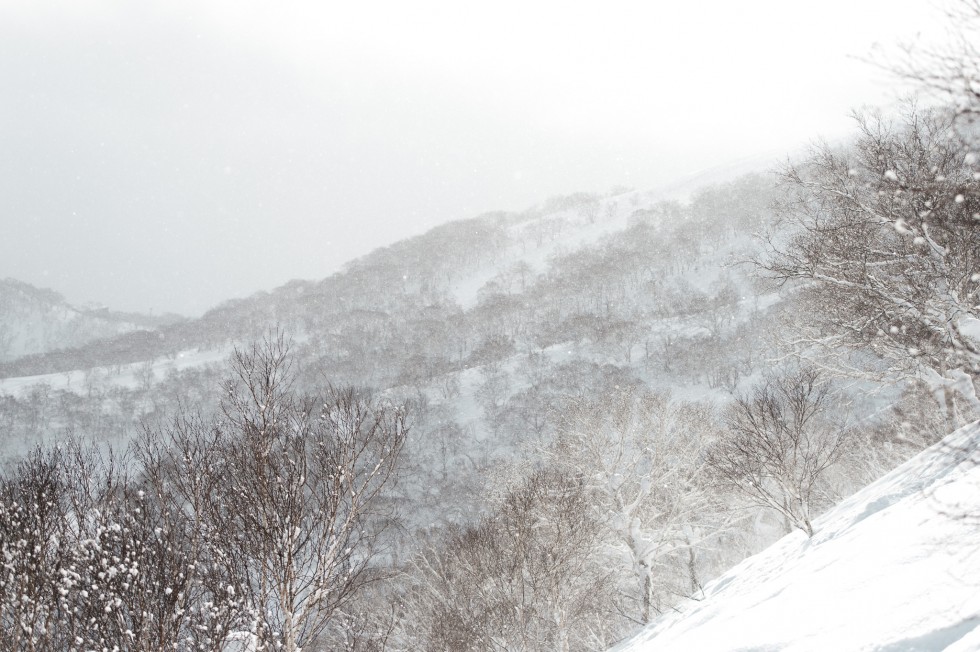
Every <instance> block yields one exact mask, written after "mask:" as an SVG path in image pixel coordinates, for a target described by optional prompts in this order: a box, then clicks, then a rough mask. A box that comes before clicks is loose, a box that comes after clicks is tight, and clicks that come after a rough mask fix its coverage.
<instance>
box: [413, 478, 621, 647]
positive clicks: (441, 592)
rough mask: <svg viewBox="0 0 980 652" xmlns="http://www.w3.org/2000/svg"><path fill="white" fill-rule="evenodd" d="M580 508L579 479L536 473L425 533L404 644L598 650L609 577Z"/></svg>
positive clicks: (597, 537)
mask: <svg viewBox="0 0 980 652" xmlns="http://www.w3.org/2000/svg"><path fill="white" fill-rule="evenodd" d="M590 511H591V510H590V508H589V504H588V496H587V493H586V491H585V488H584V486H583V485H582V484H581V483H580V482H578V481H577V480H576V479H574V478H571V477H568V476H566V475H564V474H563V473H561V472H558V471H555V470H545V471H539V472H536V473H534V474H533V475H532V476H531V477H530V478H528V479H527V480H525V481H523V482H521V483H520V484H518V485H517V486H515V487H513V488H512V489H511V490H510V491H509V492H508V493H507V494H506V496H505V497H504V499H503V501H502V502H501V504H500V505H499V506H498V507H497V508H496V509H495V510H494V512H493V513H492V514H491V515H490V516H488V517H486V518H484V519H482V520H481V521H480V522H479V523H478V524H477V525H474V526H470V527H464V528H452V529H450V530H449V531H448V532H447V533H446V534H445V536H443V537H441V538H439V539H436V540H434V541H433V543H432V545H431V546H429V547H427V548H426V549H424V550H423V551H422V552H421V553H420V554H419V555H418V556H417V557H416V558H415V560H414V562H413V564H414V567H415V568H414V573H413V578H412V584H413V586H412V588H411V589H410V590H409V592H408V594H407V595H406V596H405V603H406V605H407V607H408V610H409V613H408V614H407V617H406V618H405V619H403V623H402V624H403V627H404V628H405V629H406V630H407V631H405V632H403V638H404V639H405V641H404V644H405V649H428V650H447V651H452V652H463V651H473V652H476V651H480V652H482V651H484V650H496V651H500V652H505V651H507V652H517V651H518V650H559V651H562V652H569V651H571V650H583V651H584V650H590V649H602V648H605V647H608V645H609V644H610V643H611V642H613V641H614V640H615V638H616V635H615V634H614V633H612V631H611V630H612V628H613V627H614V623H613V622H612V619H610V614H609V613H607V611H608V609H609V605H610V604H611V602H612V599H613V594H612V590H613V587H614V582H613V577H612V573H611V571H610V570H609V568H606V567H603V565H602V564H598V563H596V559H595V556H594V552H595V550H596V548H597V547H598V546H599V545H600V543H601V528H600V526H599V524H598V523H597V522H596V521H595V520H594V519H593V518H592V516H591V514H590Z"/></svg>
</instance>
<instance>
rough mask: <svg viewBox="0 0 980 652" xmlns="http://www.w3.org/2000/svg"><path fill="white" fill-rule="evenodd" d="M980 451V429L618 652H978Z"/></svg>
mask: <svg viewBox="0 0 980 652" xmlns="http://www.w3.org/2000/svg"><path fill="white" fill-rule="evenodd" d="M978 447H980V422H976V423H973V424H971V425H968V426H966V427H964V428H962V429H960V430H959V431H957V432H955V433H953V434H952V435H950V436H949V437H947V438H946V439H945V440H943V441H942V442H940V443H939V444H937V445H935V446H933V447H931V448H929V449H927V450H925V451H923V452H922V453H921V454H920V455H918V456H916V457H915V458H913V459H912V460H910V461H909V462H907V463H905V464H903V465H902V466H900V467H899V468H897V469H895V470H894V471H892V472H891V473H889V474H888V475H886V476H885V477H883V478H881V479H880V480H878V481H877V482H874V483H872V484H871V485H869V486H867V487H865V488H864V489H862V490H861V491H859V492H858V493H856V494H854V495H853V496H851V497H850V498H848V499H846V500H844V501H843V502H842V503H840V504H839V505H838V506H836V507H834V508H833V509H831V510H830V511H829V512H828V513H826V514H824V515H823V516H821V517H820V518H819V519H817V521H816V522H815V524H814V525H815V528H816V534H815V535H814V537H813V539H811V540H807V538H806V535H804V534H803V533H802V532H795V533H793V534H790V535H787V536H786V537H784V538H783V539H781V540H779V541H778V542H776V543H775V544H774V545H772V546H771V547H769V548H768V549H766V550H765V551H763V552H762V553H760V554H758V555H755V556H754V557H750V558H748V559H746V560H745V561H744V562H742V563H741V564H739V565H738V566H736V567H735V568H733V569H731V570H730V571H729V572H727V573H725V574H724V575H722V576H721V577H719V578H717V579H716V580H714V581H713V582H711V583H710V584H708V585H707V586H706V587H705V595H704V598H703V599H702V600H700V601H695V600H691V601H688V602H687V603H685V604H683V605H682V606H681V607H680V608H679V610H678V611H677V612H676V613H671V614H666V615H664V616H663V617H661V618H660V619H658V620H657V621H655V622H654V623H652V624H651V625H650V626H649V627H648V628H646V629H645V630H643V631H642V632H641V633H640V634H638V635H637V636H636V637H634V638H633V639H631V640H629V641H627V642H625V643H623V644H621V645H620V646H618V647H616V648H614V650H616V651H617V652H655V651H660V650H670V651H677V652H682V651H692V652H711V651H713V650H725V651H739V652H750V651H751V652H775V651H777V650H821V651H822V650H827V651H834V652H845V651H850V650H874V651H877V652H912V651H913V650H914V651H920V650H946V651H948V652H966V651H968V650H980V454H978ZM971 453H972V462H971V461H969V460H967V461H962V460H964V458H966V457H967V456H969V455H970V454H971Z"/></svg>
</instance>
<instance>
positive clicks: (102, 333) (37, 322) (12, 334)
mask: <svg viewBox="0 0 980 652" xmlns="http://www.w3.org/2000/svg"><path fill="white" fill-rule="evenodd" d="M179 319H180V318H179V317H178V316H176V315H163V316H160V317H151V316H147V315H138V314H133V313H121V312H114V311H110V310H108V309H106V308H79V307H77V306H73V305H71V304H69V303H68V301H67V300H65V298H64V297H63V296H61V295H60V294H58V293H57V292H55V291H53V290H48V289H44V288H37V287H34V286H32V285H29V284H27V283H23V282H21V281H17V280H15V279H11V278H7V279H0V362H2V361H4V360H12V359H14V358H18V357H20V356H25V355H31V354H37V353H45V352H48V351H53V350H55V349H63V348H69V347H77V346H81V345H84V344H87V343H89V342H92V341H94V340H98V339H102V338H107V337H113V336H116V335H119V334H122V333H128V332H132V331H135V330H151V329H154V328H157V327H159V326H161V325H163V324H168V323H173V322H175V321H177V320H179Z"/></svg>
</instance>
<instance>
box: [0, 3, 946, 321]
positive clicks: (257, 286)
mask: <svg viewBox="0 0 980 652" xmlns="http://www.w3.org/2000/svg"><path fill="white" fill-rule="evenodd" d="M937 13H938V12H937V10H936V9H935V8H934V7H932V6H930V3H929V2H924V1H921V0H822V1H820V2H791V1H787V0H742V1H738V2H735V1H732V0H711V1H707V0H706V1H701V2H696V1H680V0H678V1H677V2H662V1H650V0H647V1H645V2H615V1H612V2H610V1H607V2H603V3H598V2H534V1H532V0H525V1H522V2H510V1H507V0H494V2H481V3H470V2H465V1H458V0H457V1H455V2H432V1H428V0H426V1H423V2H383V3H378V2H343V3H341V2H292V3H285V2H266V3H249V2H240V1H227V2H225V1H220V2H219V1H213V2H210V1H208V0H196V1H192V2H182V1H180V0H163V1H159V2H158V1H155V0H153V1H151V0H138V1H137V0H132V1H129V2H112V1H104V2H98V1H94V0H93V1H88V0H71V1H65V2H45V1H43V0H42V1H38V2H30V1H28V0H22V1H17V2H10V1H9V0H0V89H2V96H0V97H2V101H0V277H5V276H10V277H14V278H17V279H19V280H23V281H27V282H29V283H33V284H36V285H41V286H45V287H50V288H53V289H55V290H58V291H60V292H62V293H64V294H65V295H66V296H67V297H68V299H69V300H71V301H74V302H79V303H83V302H101V303H104V304H108V305H109V306H111V307H113V308H117V309H125V310H141V311H147V310H150V309H153V310H154V311H156V312H161V311H167V310H170V311H178V312H182V313H184V314H198V313H201V312H203V311H204V310H205V309H207V308H209V307H211V306H213V305H214V304H216V303H218V302H220V301H222V300H224V299H228V298H232V297H235V296H245V295H248V294H251V293H252V292H254V291H257V290H261V289H271V288H272V287H275V286H277V285H280V284H282V283H283V282H285V281H287V280H289V279H291V278H310V279H313V278H322V277H324V276H326V275H328V274H330V273H331V272H333V271H335V270H337V269H338V268H339V267H340V265H341V264H343V263H344V262H346V261H348V260H350V259H352V258H354V257H356V256H359V255H361V254H364V253H366V252H368V251H370V250H371V249H373V248H375V247H377V246H380V245H385V244H390V243H391V242H393V241H395V240H398V239H401V238H403V237H406V236H409V235H414V234H416V233H420V232H422V231H424V230H425V229H427V228H429V227H431V226H433V225H436V224H438V223H441V222H445V221H447V220H450V219H457V218H463V217H471V216H474V215H477V214H479V213H482V212H486V211H490V210H496V209H505V210H511V209H515V210H516V209H522V208H526V207H528V206H530V205H533V204H535V203H539V202H541V201H542V200H544V199H545V198H547V197H548V196H550V195H554V194H558V193H569V192H575V191H605V190H608V189H609V188H610V187H612V186H614V185H630V186H634V187H637V188H639V189H648V188H653V187H656V186H658V185H661V184H665V183H669V182H671V181H672V180H674V179H677V178H679V177H683V176H686V175H689V174H692V173H696V172H698V171H699V170H702V169H705V168H709V167H713V166H716V165H719V164H724V163H726V162H728V161H732V160H734V159H740V158H745V157H749V156H754V155H757V154H759V153H773V152H780V151H789V150H791V149H794V148H796V147H798V146H799V145H800V144H801V143H805V142H807V141H808V140H811V139H813V138H816V137H818V136H823V137H827V138H832V139H833V138H838V137H841V136H843V135H844V134H846V133H847V131H848V129H849V124H848V118H847V114H848V112H849V110H850V109H851V108H853V107H857V106H860V105H867V104H888V103H890V102H893V101H894V99H895V92H894V90H893V88H894V84H893V81H892V80H891V79H890V78H889V77H888V75H887V74H886V73H884V72H882V71H880V70H878V69H876V68H875V67H873V66H870V65H868V64H865V63H862V62H860V61H859V60H857V59H855V58H854V57H864V56H867V55H869V53H870V52H871V49H872V47H873V46H874V45H875V44H876V43H878V44H882V45H885V46H893V45H894V44H896V43H897V42H899V41H901V40H906V41H907V40H911V39H914V38H915V37H916V34H917V33H918V32H920V31H923V30H925V32H926V34H927V35H931V34H932V33H933V31H934V30H936V29H938V28H936V27H935V25H936V23H937V22H939V21H938V20H937Z"/></svg>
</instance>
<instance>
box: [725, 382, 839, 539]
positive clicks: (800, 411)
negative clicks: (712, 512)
mask: <svg viewBox="0 0 980 652" xmlns="http://www.w3.org/2000/svg"><path fill="white" fill-rule="evenodd" d="M831 407H832V406H831V396H830V390H829V386H828V385H827V384H826V383H823V382H821V379H820V375H819V373H818V372H816V371H814V370H813V369H808V368H804V369H800V370H798V371H796V372H794V373H792V374H788V375H785V376H779V377H773V376H770V377H768V378H767V379H766V380H765V381H764V382H763V383H762V384H761V385H759V386H757V387H756V388H755V389H754V390H753V392H752V394H751V395H750V396H743V397H739V398H737V399H736V402H735V404H734V405H733V406H732V407H731V409H730V410H729V411H728V414H727V418H726V421H727V424H728V428H729V432H728V433H727V434H726V435H725V436H723V437H722V438H721V439H719V440H718V441H717V442H715V443H714V445H712V446H711V448H710V449H709V450H708V454H707V456H706V461H707V465H708V468H709V469H710V471H711V472H712V473H713V475H714V477H715V480H716V481H717V483H718V484H719V485H721V486H723V487H727V488H731V489H734V490H736V491H738V492H740V493H741V494H742V495H744V496H745V497H747V498H748V499H749V500H750V501H751V502H752V503H753V504H755V505H758V506H760V507H768V508H772V509H774V510H776V511H778V512H779V513H780V514H782V515H783V517H784V518H786V520H787V522H788V523H790V524H791V525H792V526H793V527H797V528H799V529H801V530H803V531H804V532H806V534H807V536H809V537H812V536H813V534H814V530H813V523H812V512H813V509H814V504H815V502H817V500H818V498H819V496H820V494H819V491H820V483H821V482H822V481H823V480H824V479H825V478H824V476H825V473H826V471H827V469H828V468H830V467H831V466H832V465H833V464H835V463H836V462H838V461H839V460H840V459H841V456H842V455H843V454H844V452H845V445H846V443H847V441H848V435H849V431H848V429H846V428H845V427H843V426H842V425H839V424H835V423H834V422H832V421H831V420H830V419H829V415H828V411H829V410H830V408H831Z"/></svg>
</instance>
